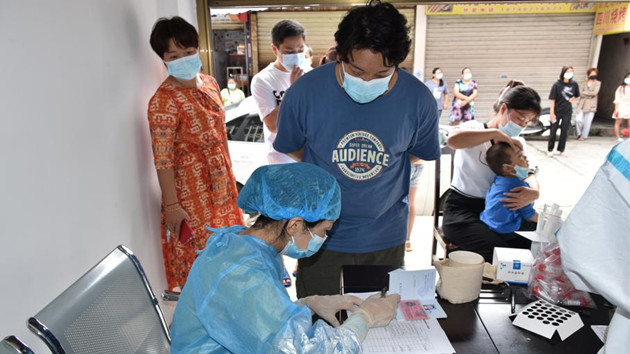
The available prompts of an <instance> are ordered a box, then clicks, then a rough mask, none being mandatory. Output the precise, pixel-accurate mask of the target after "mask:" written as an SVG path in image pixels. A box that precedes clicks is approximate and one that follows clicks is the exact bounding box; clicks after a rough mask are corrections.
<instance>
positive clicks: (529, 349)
mask: <svg viewBox="0 0 630 354" xmlns="http://www.w3.org/2000/svg"><path fill="white" fill-rule="evenodd" d="M397 268H398V267H393V266H358V265H352V266H344V267H343V269H342V274H341V284H340V285H341V286H340V288H341V293H342V294H343V293H351V292H367V291H378V290H381V289H382V288H383V287H385V286H388V285H389V274H388V273H389V272H390V271H392V270H394V269H397ZM486 290H492V291H495V292H494V293H490V294H489V293H483V294H482V297H493V296H494V297H496V298H492V299H489V298H482V299H479V300H476V301H473V302H469V303H465V304H458V305H453V304H451V303H449V302H448V301H446V300H441V299H440V300H439V303H440V305H441V306H442V308H443V309H444V311H445V312H446V314H447V316H448V317H447V318H444V319H439V320H438V322H439V323H440V326H441V327H442V329H443V330H444V332H445V333H446V336H447V337H448V339H449V340H450V341H451V344H452V345H453V348H455V351H456V352H457V353H458V354H462V353H466V354H469V353H470V354H475V353H480V354H486V353H528V354H529V353H536V354H538V353H553V354H557V353H580V354H582V353H597V351H598V350H599V349H600V348H601V347H602V345H603V343H602V342H601V341H600V340H599V338H597V336H596V335H595V333H594V332H593V331H592V330H591V328H590V327H591V325H607V324H608V323H609V322H610V319H611V317H612V309H611V307H610V305H607V303H606V301H605V300H604V299H603V298H602V297H601V296H598V295H594V296H593V298H594V300H595V302H596V304H597V309H594V310H591V309H582V308H580V309H576V308H570V309H571V310H573V311H576V312H578V313H580V317H581V318H582V321H583V322H584V327H582V328H581V329H580V330H579V331H578V332H576V333H574V334H573V335H571V336H570V337H569V338H567V339H565V340H564V341H562V342H560V343H555V344H552V343H551V342H550V341H549V340H547V339H546V338H544V337H541V336H538V335H536V334H534V333H531V332H529V331H526V330H524V329H521V328H519V327H516V326H514V325H512V322H511V320H510V318H509V316H510V315H511V314H512V313H511V304H510V301H509V300H510V299H509V296H506V294H507V295H509V294H510V290H506V288H500V290H505V291H504V292H502V293H501V292H500V291H496V290H497V288H492V289H486ZM513 290H514V293H515V294H516V296H515V302H516V306H515V307H516V312H518V311H519V309H520V308H522V307H523V306H524V305H526V304H528V303H529V302H531V300H530V299H527V298H526V297H525V296H524V291H523V289H522V288H520V289H519V288H516V289H513ZM482 291H483V290H482Z"/></svg>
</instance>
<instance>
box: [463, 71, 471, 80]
mask: <svg viewBox="0 0 630 354" xmlns="http://www.w3.org/2000/svg"><path fill="white" fill-rule="evenodd" d="M470 79H472V74H468V73H466V74H464V80H466V81H468V80H470Z"/></svg>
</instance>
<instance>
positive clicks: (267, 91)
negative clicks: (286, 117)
mask: <svg viewBox="0 0 630 354" xmlns="http://www.w3.org/2000/svg"><path fill="white" fill-rule="evenodd" d="M305 39H306V32H305V31H304V27H302V25H301V24H299V23H298V22H296V21H293V20H282V21H280V22H278V23H276V24H275V25H274V26H273V28H272V29H271V42H272V44H271V50H272V51H273V53H274V54H275V56H276V60H275V61H274V62H272V63H270V64H269V65H268V66H267V67H266V68H264V69H263V70H261V71H260V72H259V73H258V74H256V75H255V76H254V78H253V79H252V96H254V99H255V100H256V104H257V105H258V112H259V113H260V118H261V120H262V121H263V126H264V135H265V145H266V146H267V147H268V149H269V150H268V153H267V160H268V161H269V163H270V164H274V163H291V162H294V161H295V160H293V159H292V158H290V157H289V156H287V155H285V154H282V153H280V152H277V151H276V150H274V148H273V142H274V140H275V139H276V131H277V122H278V112H279V111H280V104H281V103H282V98H283V96H284V93H285V92H286V90H287V89H288V88H289V87H291V85H293V83H294V82H295V81H296V80H297V79H298V78H300V77H301V76H302V75H303V74H304V70H303V69H302V66H303V65H304V63H305V61H306V55H305V53H304V52H305V51H306V44H305V42H304V40H305Z"/></svg>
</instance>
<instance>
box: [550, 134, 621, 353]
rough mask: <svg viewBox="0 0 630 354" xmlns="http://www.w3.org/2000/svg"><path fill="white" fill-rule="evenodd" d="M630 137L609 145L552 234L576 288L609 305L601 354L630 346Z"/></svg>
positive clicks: (619, 350) (563, 263)
mask: <svg viewBox="0 0 630 354" xmlns="http://www.w3.org/2000/svg"><path fill="white" fill-rule="evenodd" d="M629 220H630V141H628V140H627V141H625V142H623V143H621V144H617V145H615V147H613V148H612V150H611V151H610V153H608V156H607V157H606V162H604V164H603V165H602V167H600V169H599V171H598V172H597V174H596V175H595V178H593V182H591V185H590V186H589V187H588V188H587V189H586V191H585V192H584V195H583V196H582V198H580V201H579V202H578V203H577V204H576V205H575V207H574V208H573V210H572V211H571V214H569V216H568V217H567V220H566V222H565V223H564V226H563V227H562V228H561V229H560V231H559V232H558V243H559V244H560V251H561V252H562V268H563V269H564V271H565V272H566V274H567V276H568V277H569V279H571V281H572V282H573V285H575V287H576V288H577V289H580V290H585V291H590V292H594V293H598V294H601V295H602V296H603V297H604V298H605V299H606V300H608V302H610V303H611V304H613V305H615V306H616V307H617V308H616V309H615V314H614V315H613V317H612V319H611V321H610V325H609V326H608V335H607V336H606V344H605V345H604V347H603V348H602V349H601V350H600V351H599V353H605V354H617V353H628V348H629V347H630V277H629V276H628V270H630V231H629V230H628V222H629Z"/></svg>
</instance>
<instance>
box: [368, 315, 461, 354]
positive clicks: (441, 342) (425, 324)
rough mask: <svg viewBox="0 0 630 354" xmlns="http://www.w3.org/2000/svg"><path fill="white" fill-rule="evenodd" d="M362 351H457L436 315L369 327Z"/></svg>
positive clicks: (371, 353) (373, 353)
mask: <svg viewBox="0 0 630 354" xmlns="http://www.w3.org/2000/svg"><path fill="white" fill-rule="evenodd" d="M362 348H363V353H366V354H388V353H397V354H401V353H455V349H454V348H453V346H452V345H451V342H450V341H449V340H448V337H446V333H444V330H442V327H440V324H439V323H438V321H437V320H436V319H433V318H431V319H428V320H422V321H407V322H402V321H397V320H393V321H392V322H390V324H389V325H387V326H386V327H376V328H370V330H369V331H368V334H367V337H366V338H365V340H364V341H363V345H362Z"/></svg>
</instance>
